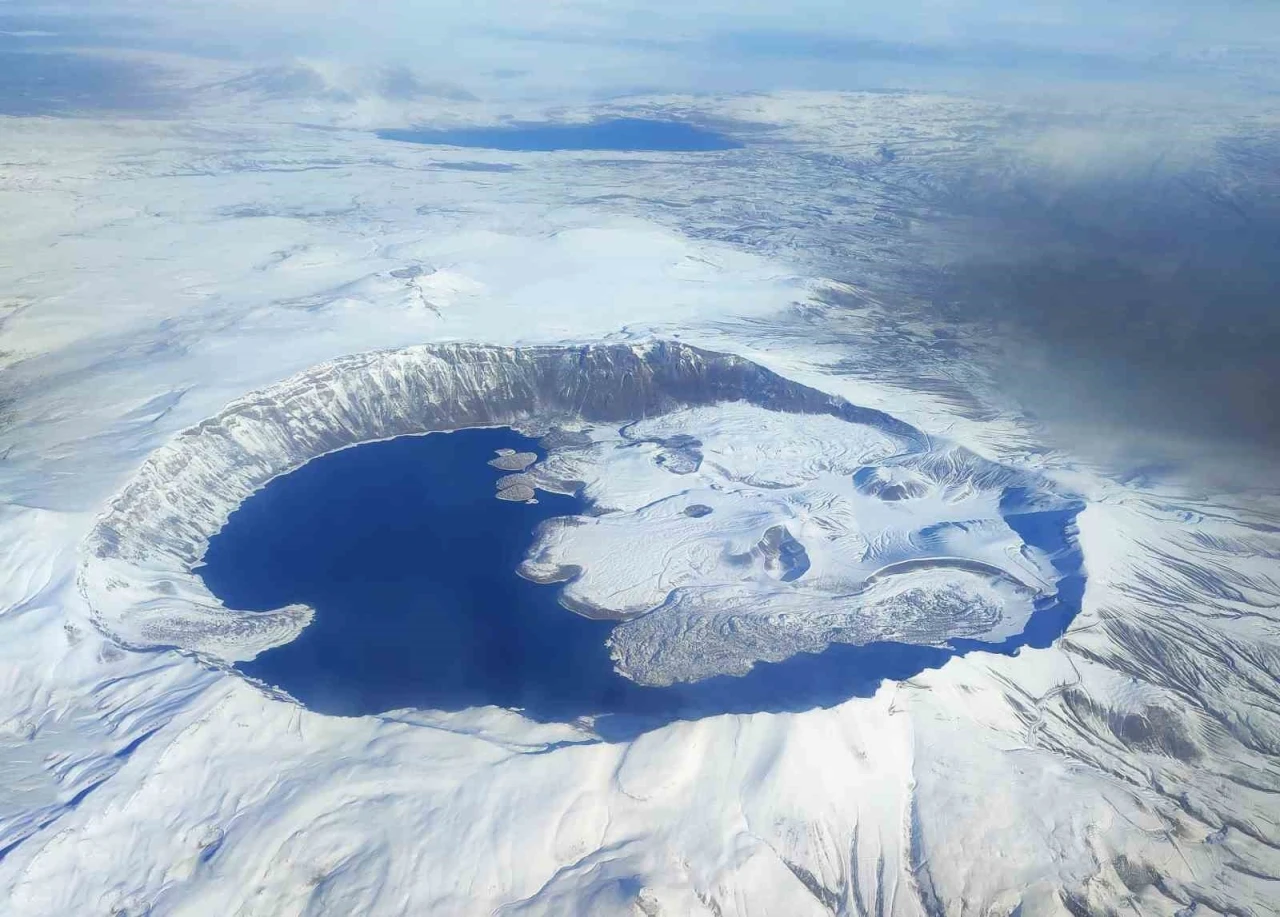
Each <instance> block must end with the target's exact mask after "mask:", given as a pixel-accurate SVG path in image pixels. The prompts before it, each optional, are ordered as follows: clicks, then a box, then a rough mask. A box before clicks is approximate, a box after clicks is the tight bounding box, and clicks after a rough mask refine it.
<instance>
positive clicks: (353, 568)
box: [197, 429, 1083, 738]
mask: <svg viewBox="0 0 1280 917" xmlns="http://www.w3.org/2000/svg"><path fill="white" fill-rule="evenodd" d="M502 448H509V449H515V450H518V451H530V452H539V451H540V450H539V449H538V448H537V444H536V443H535V442H534V441H532V440H529V439H527V438H526V437H523V436H520V435H519V434H517V433H515V432H513V431H511V430H508V429H477V430H464V431H460V432H456V433H447V434H446V433H436V434H431V435H428V436H417V437H402V438H399V439H393V440H389V441H386V442H378V443H366V444H364V445H360V446H356V447H354V448H351V449H346V450H343V451H340V452H336V453H332V454H330V455H327V456H322V457H321V458H318V459H315V460H314V461H311V462H309V463H308V464H306V465H304V466H303V467H302V468H299V469H297V470H296V471H294V472H292V473H290V474H287V475H284V476H282V477H279V478H277V479H276V480H274V481H272V482H271V483H269V484H268V485H267V486H266V487H265V488H263V489H262V490H260V491H259V492H257V493H256V494H254V495H253V496H251V497H250V498H249V499H248V500H246V501H245V503H244V504H243V505H242V506H241V507H240V508H239V509H237V510H236V511H235V512H234V513H232V515H231V517H230V519H229V520H228V522H227V525H226V527H225V528H224V529H223V531H222V532H220V533H219V534H218V535H216V536H214V538H213V539H212V540H211V541H210V544H209V548H208V552H207V554H206V556H205V565H204V566H202V567H201V568H199V570H198V571H197V572H198V573H199V574H200V575H201V576H202V577H203V578H204V581H205V583H206V585H207V586H208V587H209V589H210V590H211V591H212V592H213V593H214V594H215V595H217V596H218V597H219V598H221V599H222V600H223V601H224V602H226V603H227V605H229V606H230V607H232V608H239V609H245V610H249V611H264V610H268V609H271V608H276V607H279V606H281V605H286V604H289V603H292V602H302V603H306V604H308V605H311V606H312V607H313V608H315V609H316V614H315V619H314V621H312V623H311V624H310V625H309V626H308V627H307V628H306V629H305V630H303V632H302V633H301V634H300V635H299V637H298V638H297V639H296V640H294V641H293V642H292V643H289V644H286V645H284V646H281V647H276V648H275V649H271V650H268V651H266V652H265V653H262V654H261V655H259V656H258V657H257V658H256V659H254V660H253V661H251V662H247V663H242V664H240V665H239V666H238V668H239V669H240V671H242V672H243V673H245V674H246V675H248V676H250V677H253V678H256V679H259V680H261V681H263V682H266V683H267V684H270V685H274V686H277V687H280V688H283V689H284V690H286V691H288V692H289V693H290V694H291V695H293V696H294V697H295V698H297V699H298V700H299V701H300V702H301V703H303V704H304V705H306V706H307V707H309V708H311V709H313V710H316V711H318V712H320V713H328V714H337V715H353V716H354V715H363V714H376V713H384V712H387V711H389V710H394V709H399V708H405V707H416V708H425V709H438V710H462V709H466V708H468V707H475V706H482V705H488V704H493V705H498V706H502V707H511V708H519V709H522V710H524V712H525V713H526V715H528V716H530V717H532V718H533V719H537V720H543V721H569V720H572V719H574V718H576V717H579V716H586V715H595V716H600V717H602V718H601V719H599V720H598V721H597V729H598V730H599V731H600V732H601V734H602V735H604V736H605V737H606V738H624V737H627V736H631V735H635V734H637V733H638V732H642V731H644V730H646V729H649V728H653V727H655V726H657V725H661V724H663V723H666V722H670V721H671V720H673V719H692V718H697V717H700V716H707V715H713V714H718V713H729V712H735V713H747V712H755V711H762V710H768V711H785V710H804V709H811V708H813V707H820V706H831V705H834V704H837V703H840V702H842V701H844V700H847V699H849V698H850V697H855V696H866V695H870V694H872V693H874V692H875V690H876V689H877V688H878V687H879V685H880V684H881V682H882V681H883V680H885V679H894V680H899V679H903V678H908V677H910V676H912V675H915V674H917V673H919V672H921V671H923V670H924V669H928V668H936V667H937V666H940V665H942V664H943V663H944V662H946V660H947V659H949V658H950V657H952V656H954V655H957V654H958V653H959V652H965V651H968V650H971V649H982V650H987V651H995V652H1005V653H1011V652H1013V651H1014V650H1016V649H1017V648H1018V647H1019V646H1022V645H1027V644H1030V645H1035V646H1044V645H1048V643H1049V642H1051V641H1052V640H1053V639H1054V638H1056V637H1057V636H1058V635H1060V634H1061V633H1062V631H1063V630H1064V629H1065V627H1066V625H1067V624H1068V623H1069V622H1070V620H1071V618H1072V617H1074V615H1075V613H1076V611H1077V610H1078V608H1079V599H1080V593H1081V592H1082V590H1083V577H1082V575H1081V574H1080V569H1079V554H1078V552H1076V551H1074V550H1073V549H1072V543H1071V540H1070V539H1069V538H1068V534H1067V533H1068V532H1069V528H1068V527H1069V526H1070V525H1071V523H1072V522H1073V521H1074V515H1075V514H1074V512H1065V513H1064V512H1058V513H1029V514H1025V515H1021V516H1014V517H1011V524H1013V525H1014V527H1015V529H1017V530H1018V531H1019V533H1020V534H1022V535H1023V536H1024V538H1026V539H1028V540H1033V541H1034V543H1037V544H1039V545H1040V546H1042V547H1044V548H1046V549H1047V550H1055V549H1057V551H1058V554H1059V561H1058V563H1059V570H1060V572H1061V573H1062V574H1063V575H1064V581H1063V583H1062V588H1061V591H1060V598H1059V599H1050V600H1046V601H1045V602H1043V603H1042V605H1041V606H1040V607H1039V608H1038V610H1037V612H1036V614H1035V615H1034V616H1033V618H1032V623H1031V625H1030V626H1029V627H1028V630H1027V632H1026V634H1024V635H1022V636H1020V637H1018V638H1014V639H1011V640H1009V641H1006V642H1005V643H1004V644H1001V645H999V646H996V647H993V646H991V645H990V644H983V643H977V642H975V641H963V643H961V642H957V644H956V646H955V647H954V648H936V647H920V646H912V645H904V644H893V643H880V644H871V645H868V646H861V647H858V646H845V645H834V646H831V647H830V648H828V649H827V650H825V651H824V652H822V653H820V654H801V655H798V656H795V657H792V658H791V659H788V660H786V661H784V662H780V663H773V664H759V665H757V666H756V667H755V668H754V669H753V670H752V671H751V672H750V673H749V674H748V675H746V676H743V677H741V678H736V677H728V676H725V677H717V678H711V679H708V680H706V681H702V682H698V683H696V684H692V685H674V686H671V687H666V688H656V687H644V686H640V685H637V684H635V683H634V682H631V681H629V680H628V679H626V678H623V677H622V676H621V675H618V674H617V673H616V672H614V670H613V664H612V661H611V660H610V659H609V655H608V651H607V649H606V647H605V640H606V639H607V638H608V636H609V632H610V630H611V628H612V623H611V622H608V621H594V620H590V619H588V618H584V617H581V616H580V615H577V614H574V613H573V612H570V611H568V610H566V609H565V608H563V607H562V606H561V605H560V604H559V602H558V601H557V596H558V593H559V587H558V586H555V585H538V584H535V583H532V582H529V581H528V580H525V579H523V578H521V577H520V576H519V575H517V573H516V572H515V571H516V568H517V567H518V566H519V564H520V562H521V560H522V559H523V557H524V555H525V552H526V551H527V550H528V548H529V547H530V545H531V543H532V541H533V533H534V529H535V528H536V527H537V525H538V524H539V523H541V522H542V521H544V520H546V519H549V518H551V517H553V516H563V515H571V514H577V513H580V512H582V511H583V510H584V509H585V508H586V507H585V505H584V503H583V501H582V500H580V499H578V498H576V497H568V496H558V495H554V494H545V493H541V492H539V494H538V502H537V503H534V504H524V503H509V502H503V501H499V500H497V499H496V498H495V496H494V494H495V489H494V485H495V482H496V481H497V479H498V478H499V477H500V476H501V475H502V474H504V473H505V472H501V471H498V470H496V469H494V468H492V467H490V466H489V465H488V464H487V462H488V461H489V460H490V459H492V458H493V457H494V454H495V451H496V450H498V449H502ZM1019 520H1020V521H1019Z"/></svg>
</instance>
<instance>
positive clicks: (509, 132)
mask: <svg viewBox="0 0 1280 917" xmlns="http://www.w3.org/2000/svg"><path fill="white" fill-rule="evenodd" d="M377 134H378V136H379V137H380V138H382V139H383V140H399V141H401V142H404V143H425V144H432V145H436V146H460V147H473V148H478V149H487V150H505V151H508V152H553V151H557V150H608V151H613V152H685V153H698V152H713V151H716V150H736V149H740V148H741V147H742V144H741V143H738V142H737V141H736V140H733V139H731V138H729V137H725V136H724V135H722V134H717V133H716V132H714V131H710V130H706V129H705V128H701V127H696V126H694V125H692V124H684V123H682V122H679V121H658V120H652V119H648V118H611V119H609V120H605V121H591V122H587V123H585V124H551V123H545V122H521V123H514V124H504V125H498V126H495V127H460V128H450V129H442V130H432V129H425V128H421V129H420V128H410V129H407V130H405V129H388V130H381V131H378V132H377Z"/></svg>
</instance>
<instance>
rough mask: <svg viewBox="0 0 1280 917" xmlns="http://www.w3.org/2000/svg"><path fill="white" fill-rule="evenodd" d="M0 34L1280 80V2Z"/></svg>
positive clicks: (631, 65) (526, 68)
mask: <svg viewBox="0 0 1280 917" xmlns="http://www.w3.org/2000/svg"><path fill="white" fill-rule="evenodd" d="M6 18H7V19H8V20H9V23H8V24H7V25H5V24H4V21H5V19H6ZM0 29H3V30H7V31H10V32H23V31H26V32H31V31H47V32H54V33H57V36H45V37H44V38H43V39H34V38H31V39H29V41H28V44H39V43H41V41H43V42H44V43H46V44H56V43H59V42H61V41H67V40H69V41H71V42H76V41H80V42H88V43H105V44H109V45H115V46H120V47H131V48H151V49H154V50H161V49H163V50H168V51H186V52H196V53H199V54H205V55H211V56H215V57H226V58H239V59H247V60H263V61H267V60H276V59H281V58H287V57H290V56H298V57H313V58H323V59H326V60H341V61H346V62H349V63H361V64H369V63H380V64H399V65H407V66H411V67H414V68H415V69H417V70H419V71H420V72H422V73H423V74H424V75H425V76H427V77H428V78H431V79H437V80H448V81H450V82H453V83H459V84H461V85H464V86H469V87H471V88H472V90H473V91H476V92H478V93H479V94H481V95H485V94H493V93H501V92H517V93H532V94H534V95H538V96H540V97H545V98H558V99H561V100H563V99H564V98H568V97H577V96H581V95H596V96H598V95H608V94H611V93H625V92H629V91H634V90H637V89H647V88H660V89H662V90H664V91H690V92H698V91H747V90H750V91H768V90H774V89H780V88H806V89H853V88H883V87H885V86H899V87H907V88H946V87H949V86H956V85H961V86H978V87H983V88H987V89H995V88H998V87H1006V88H1007V87H1008V85H1009V82H1010V79H1011V74H1012V78H1013V80H1014V82H1015V83H1017V84H1025V85H1034V84H1035V83H1036V82H1037V81H1039V80H1056V81H1062V80H1079V81H1086V82H1096V81H1098V80H1122V81H1139V82H1142V81H1148V82H1149V81H1151V80H1160V81H1162V82H1163V83H1165V84H1171V83H1174V82H1183V83H1201V84H1203V83H1205V81H1212V82H1213V85H1215V86H1218V87H1223V88H1230V89H1232V90H1233V91H1241V90H1257V89H1258V88H1260V87H1263V88H1265V87H1271V88H1273V89H1274V88H1276V87H1275V81H1276V72H1275V61H1276V60H1277V57H1276V54H1277V51H1278V50H1280V7H1277V6H1276V5H1275V4H1271V3H1266V2H1260V0H1225V2H1215V3H1207V2H1195V3H1191V2H1187V0H1169V2H1160V3H1155V2H1151V0H1126V2H1121V3H1114V2H1105V3H1104V2H1101V0H1083V2H1076V3H1072V4H1063V3H1050V2H1046V0H1030V2H1008V0H902V2H895V3H891V4H886V3H865V2H862V3H847V2H845V3H842V2H830V0H795V2H790V3H786V4H782V3H777V2H763V0H742V2H728V0H702V2H675V0H656V2H655V0H649V2H644V3H636V2H626V0H621V2H604V0H575V2H565V0H552V2H544V3H522V2H512V0H476V2H471V3H461V4H460V3H439V2H408V0H389V2H382V3H379V4H376V5H373V4H369V3H361V2H356V0H319V2H302V0H266V2H248V0H175V2H170V3H165V4H153V3H141V2H137V0H115V2H111V3H102V2H98V0H95V2H84V0H81V2H64V3H36V4H33V3H28V2H22V0H16V2H15V0H10V2H7V3H0ZM495 73H497V74H506V75H507V76H506V78H505V79H502V78H498V79H495V78H494V74H495ZM511 74H518V78H516V79H513V78H512V77H511V76H510V75H511Z"/></svg>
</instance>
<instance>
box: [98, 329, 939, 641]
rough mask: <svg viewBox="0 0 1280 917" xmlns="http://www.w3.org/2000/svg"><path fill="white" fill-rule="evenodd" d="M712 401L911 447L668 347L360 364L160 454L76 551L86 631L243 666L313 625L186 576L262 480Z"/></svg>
mask: <svg viewBox="0 0 1280 917" xmlns="http://www.w3.org/2000/svg"><path fill="white" fill-rule="evenodd" d="M723 402H746V403H749V404H753V405H756V406H759V407H764V408H767V409H769V410H774V411H783V412H790V413H805V414H823V415H828V416H834V417H837V418H840V419H843V420H846V421H849V422H854V423H860V424H867V425H871V426H875V427H877V428H879V429H880V430H882V431H883V432H884V433H886V434H888V435H890V436H893V437H895V438H897V439H899V440H900V441H901V442H902V444H903V450H904V451H914V450H917V449H919V448H921V446H922V444H923V441H924V437H923V436H922V435H921V434H920V433H919V432H918V431H917V430H915V429H914V428H912V427H910V426H909V425H907V424H905V423H902V422H901V421H898V420H896V419H894V418H892V417H890V416H888V415H886V414H884V413H882V412H879V411H874V410H870V409H866V408H861V407H858V406H856V405H853V404H850V403H848V402H847V401H845V400H843V399H841V398H839V397H836V396H832V395H829V394H826V393H823V392H820V391H818V390H816V389H812V388H809V387H807V386H804V385H801V384H799V383H796V382H792V381H790V380H787V379H784V378H782V377H781V376H778V375H777V374H775V373H773V372H770V371H769V370H767V369H765V368H763V367H761V366H759V365H757V364H755V363H752V362H750V361H748V360H744V359H742V358H740V357H736V356H732V355H727V354H719V353H712V352H709V351H705V350H701V349H698V348H695V347H691V346H688V345H685V344H682V343H677V342H666V341H664V342H653V343H646V344H587V345H573V346H537V347H494V346H487V345H480V344H433V345H420V346H415V347H409V348H404V349H400V350H392V351H379V352H373V353H365V354H357V355H353V356H349V357H344V358H342V359H339V360H335V361H332V362H329V363H324V364H321V365H318V366H316V367H313V368H311V369H309V370H306V371H304V372H302V373H299V374H297V375H295V376H293V377H291V378H289V379H286V380H284V381H283V382H280V383H278V384H276V385H273V386H270V387H268V388H265V389H262V390H259V391H256V392H252V393H250V394H247V395H245V396H244V397H242V398H239V399H237V400H236V401H234V402H232V403H231V404H229V405H228V406H227V407H226V408H224V409H223V410H222V411H221V412H219V413H218V414H217V415H215V416H213V417H211V418H209V419H207V420H204V421H202V422H201V423H199V424H196V425H195V426H193V427H191V428H189V429H187V430H184V431H182V432H181V433H179V434H178V435H177V436H176V437H175V438H174V439H173V440H172V441H171V442H169V443H168V444H166V445H165V446H163V447H162V448H160V449H158V450H157V451H156V452H155V453H154V454H153V455H152V456H150V457H149V458H148V459H147V460H146V462H144V464H143V466H142V467H141V468H140V469H139V471H138V473H137V474H136V475H135V476H134V478H133V479H132V480H131V481H130V482H129V483H128V484H127V485H126V486H125V487H124V489H123V490H122V491H121V492H120V493H119V494H118V495H117V496H116V497H115V498H114V499H113V500H112V501H111V502H110V503H109V504H108V506H107V507H106V509H105V511H104V512H103V514H102V516H101V517H100V518H99V520H98V522H97V524H96V525H95V526H94V528H93V530H92V531H91V532H90V534H89V536H88V537H87V538H86V540H85V542H84V545H83V552H82V560H81V565H80V571H79V585H80V589H81V592H82V594H83V596H84V597H85V599H86V601H87V603H88V605H89V607H90V610H91V614H92V616H93V619H94V621H95V623H96V624H97V625H98V626H99V627H100V628H101V629H102V630H103V632H104V633H106V634H107V635H108V636H110V637H111V638H112V639H114V640H116V641H117V642H119V643H121V644H123V645H126V646H130V647H134V648H138V649H146V648H155V647H162V646H165V647H178V648H180V649H183V650H187V651H190V652H195V653H199V654H201V655H204V656H207V657H211V658H213V659H218V660H221V661H224V662H236V661H241V660H245V659H251V658H253V657H254V656H255V655H257V654H258V653H260V652H262V651H263V650H265V649H268V648H270V647H272V646H277V645H280V644H282V643H287V642H288V641H290V640H292V639H293V638H294V637H295V636H296V635H297V634H298V633H299V632H300V631H301V629H302V628H303V627H305V626H306V624H307V623H308V622H309V621H310V619H311V615H312V610H311V609H310V608H307V607H305V606H301V605H292V606H287V607H284V608H279V609H276V610H274V611H269V612H256V613H245V612H240V611H236V610H234V609H230V608H227V607H226V606H225V605H223V604H222V602H221V601H219V600H218V599H217V598H216V597H215V596H213V595H212V594H211V593H210V592H209V591H208V590H207V589H206V588H205V587H204V584H203V582H202V581H201V580H200V578H199V577H198V576H197V575H195V574H194V573H193V569H194V567H195V566H196V565H197V564H198V563H199V561H200V558H201V557H202V556H203V554H204V551H205V548H206V547H207V545H208V542H209V539H210V538H211V537H212V536H213V535H214V534H216V533H217V532H218V531H219V530H220V529H221V528H222V526H223V525H224V524H225V522H226V520H227V518H228V516H229V515H230V514H231V512H232V511H234V510H235V508H236V507H237V506H239V505H240V504H241V503H242V502H243V501H244V500H245V499H246V498H248V497H249V496H250V495H251V494H252V493H254V492H255V491H256V490H258V489H260V488H261V487H263V486H264V485H265V484H266V483H267V482H269V481H270V480H272V479H273V478H275V477H277V476H279V475H282V474H287V473H288V472H290V471H292V470H294V469H296V468H298V467H300V466H301V465H303V464H305V463H306V462H308V461H310V460H311V459H313V458H316V457H318V456H320V455H324V454H327V453H329V452H333V451H336V450H338V449H342V448H346V447H349V446H353V445H357V444H359V443H363V442H369V441H374V440H381V439H389V438H392V437H395V436H404V435H412V434H422V433H430V432H436V431H445V430H457V429H462V428H466V427H481V426H507V425H517V426H522V427H526V428H528V427H547V426H552V425H556V424H573V423H624V422H627V421H632V420H636V419H639V418H644V417H650V416H654V415H659V414H663V413H667V412H670V411H674V410H678V409H681V408H686V407H692V406H698V405H710V404H717V403H723Z"/></svg>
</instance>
